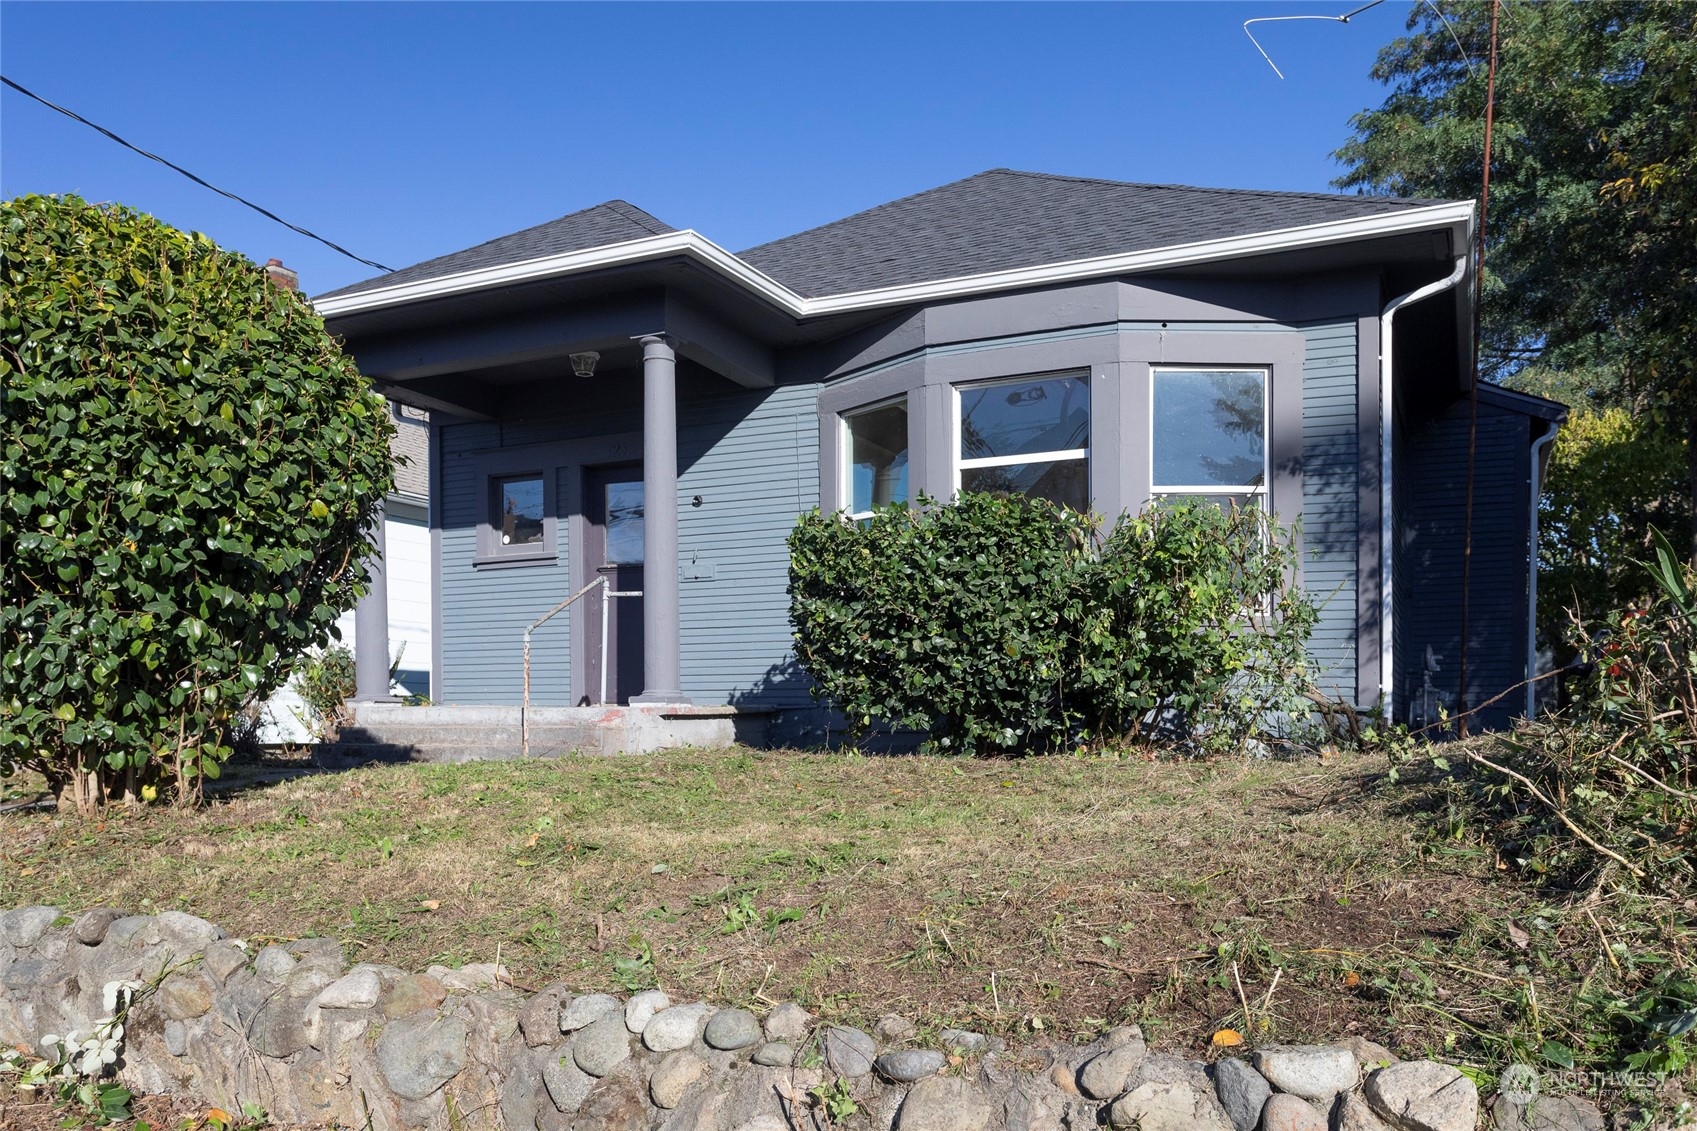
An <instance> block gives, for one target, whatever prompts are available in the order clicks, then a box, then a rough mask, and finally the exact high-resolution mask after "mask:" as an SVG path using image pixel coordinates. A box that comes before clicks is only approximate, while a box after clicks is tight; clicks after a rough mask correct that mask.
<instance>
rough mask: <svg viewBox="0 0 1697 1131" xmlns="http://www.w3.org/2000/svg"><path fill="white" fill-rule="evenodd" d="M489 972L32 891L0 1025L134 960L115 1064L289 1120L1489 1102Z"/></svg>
mask: <svg viewBox="0 0 1697 1131" xmlns="http://www.w3.org/2000/svg"><path fill="white" fill-rule="evenodd" d="M499 976H501V977H504V974H502V975H499ZM497 979H498V972H497V971H496V969H495V968H494V967H493V966H491V965H482V966H468V967H464V968H462V969H459V970H449V969H446V968H444V967H431V968H430V970H428V971H427V972H425V973H423V974H409V973H407V972H405V971H402V970H398V969H395V968H394V967H389V966H373V965H363V964H362V965H356V966H353V967H351V968H350V967H349V966H348V964H347V960H346V958H345V956H344V955H343V953H342V949H341V947H340V946H339V945H338V944H336V943H335V942H334V941H331V940H327V939H303V940H300V941H298V942H294V943H290V944H289V945H287V946H266V947H262V948H258V949H255V948H252V947H249V946H248V945H247V944H245V943H244V942H242V941H241V940H239V939H230V938H226V937H225V935H224V932H223V931H222V930H220V929H219V928H217V927H216V926H214V925H213V924H211V923H208V922H206V921H205V920H202V919H197V918H195V917H193V916H191V915H185V914H183V913H181V912H174V911H167V912H164V913H162V914H159V915H156V916H146V915H124V914H123V913H121V912H118V911H115V910H109V909H98V910H93V911H87V912H84V913H82V914H80V915H77V916H75V917H70V916H62V915H60V913H59V911H58V910H57V909H55V908H51V907H26V908H20V909H18V910H15V911H10V912H7V913H5V914H3V915H0V1045H24V1046H29V1047H31V1048H39V1043H40V1041H41V1039H42V1037H43V1035H45V1034H49V1033H52V1034H64V1033H66V1032H67V1031H69V1030H78V1031H79V1032H81V1033H83V1034H86V1033H88V1032H89V1030H90V1029H91V1028H92V1027H93V1026H95V1025H96V1024H97V1023H98V1022H100V1021H101V1020H102V1019H104V1018H105V1017H107V1016H108V1015H109V1010H108V1009H107V1008H106V1005H105V1002H106V1001H107V1000H110V999H109V996H108V995H109V989H108V987H110V986H111V985H112V984H113V983H119V982H134V983H140V984H141V988H139V989H138V990H137V991H136V992H135V996H134V1004H133V1005H132V1006H131V1008H130V1011H129V1014H128V1016H127V1017H126V1018H125V1032H124V1049H123V1054H122V1059H121V1060H120V1062H119V1065H118V1067H119V1071H120V1078H121V1079H122V1080H123V1082H124V1083H125V1084H126V1085H127V1086H129V1087H130V1088H132V1089H134V1090H136V1091H140V1092H149V1093H182V1094H191V1095H195V1096H198V1097H200V1098H202V1099H205V1100H207V1101H210V1102H213V1103H216V1104H218V1105H219V1106H222V1107H225V1108H227V1109H229V1110H232V1111H239V1110H241V1104H242V1103H243V1102H244V1101H245V1102H251V1103H257V1104H260V1105H261V1106H263V1107H264V1108H265V1109H266V1110H267V1111H268V1112H269V1113H270V1115H271V1118H272V1119H273V1120H274V1121H276V1122H279V1123H287V1122H311V1121H335V1122H337V1123H339V1124H341V1125H342V1126H344V1127H358V1128H367V1127H369V1128H370V1129H371V1131H403V1129H406V1131H410V1129H415V1128H429V1129H433V1131H434V1129H443V1131H447V1129H454V1131H459V1129H462V1128H464V1129H470V1128H483V1127H490V1128H508V1129H518V1128H524V1129H527V1131H528V1129H533V1128H534V1129H536V1131H574V1129H575V1131H804V1129H806V1131H827V1129H828V1128H830V1127H832V1126H845V1125H846V1126H847V1127H848V1128H856V1127H866V1128H877V1129H880V1131H889V1129H891V1128H899V1129H900V1131H981V1129H984V1131H1063V1129H1064V1131H1082V1129H1083V1128H1090V1127H1097V1126H1100V1125H1103V1124H1112V1125H1119V1126H1133V1125H1135V1126H1137V1127H1139V1128H1141V1129H1142V1131H1181V1129H1183V1131H1192V1129H1194V1131H1255V1129H1256V1128H1257V1127H1259V1128H1262V1131H1328V1128H1329V1129H1331V1131H1474V1128H1475V1127H1476V1125H1477V1123H1478V1120H1479V1097H1478V1092H1477V1090H1476V1089H1475V1087H1474V1085H1473V1083H1472V1081H1470V1080H1469V1079H1468V1078H1467V1077H1466V1076H1464V1075H1462V1074H1461V1073H1460V1072H1458V1071H1457V1070H1456V1069H1454V1068H1452V1067H1449V1066H1447V1065H1443V1064H1438V1063H1434V1062H1430V1061H1408V1062H1398V1061H1397V1059H1396V1057H1394V1056H1392V1055H1391V1054H1390V1053H1389V1052H1388V1051H1386V1050H1384V1049H1382V1048H1379V1047H1378V1046H1376V1045H1372V1044H1370V1043H1369V1042H1365V1041H1361V1040H1359V1039H1357V1040H1355V1041H1353V1042H1350V1043H1347V1044H1339V1045H1332V1046H1317V1047H1304V1048H1270V1049H1261V1050H1258V1051H1256V1052H1255V1053H1254V1055H1253V1057H1252V1058H1251V1059H1250V1060H1243V1059H1235V1058H1229V1059H1224V1060H1220V1061H1218V1062H1217V1063H1214V1064H1211V1065H1205V1064H1201V1063H1196V1062H1193V1061H1187V1060H1184V1059H1181V1058H1177V1057H1173V1056H1168V1055H1163V1054H1160V1053H1155V1052H1151V1051H1150V1050H1148V1049H1147V1047H1146V1046H1145V1044H1144V1041H1143V1037H1142V1034H1141V1033H1139V1032H1138V1031H1137V1029H1136V1028H1135V1027H1127V1028H1120V1029H1115V1030H1112V1031H1110V1032H1109V1033H1107V1034H1106V1035H1105V1036H1103V1037H1102V1038H1101V1039H1100V1040H1098V1041H1096V1042H1095V1043H1093V1044H1090V1045H1085V1046H1074V1045H1063V1044H1047V1045H1042V1044H1039V1045H1031V1046H1026V1047H1022V1048H1020V1049H1018V1050H1016V1051H1009V1050H1007V1049H1005V1048H1004V1047H1003V1046H1002V1044H1001V1042H1000V1041H998V1040H996V1039H994V1038H990V1037H986V1036H984V1035H982V1034H977V1033H968V1032H962V1031H957V1030H943V1031H942V1033H941V1034H940V1035H939V1037H938V1038H937V1040H936V1041H935V1042H933V1043H934V1044H935V1045H936V1047H931V1048H927V1047H921V1045H920V1044H919V1043H918V1042H917V1040H916V1029H915V1027H914V1026H913V1024H912V1023H911V1022H908V1021H906V1020H904V1019H902V1018H899V1017H886V1018H884V1019H882V1020H881V1021H880V1022H879V1023H878V1024H877V1025H876V1026H874V1033H873V1034H868V1033H865V1032H862V1031H860V1030H858V1029H851V1028H846V1027H837V1026H830V1025H822V1024H819V1023H818V1022H817V1021H816V1019H815V1018H814V1017H813V1016H811V1015H810V1014H808V1013H807V1012H806V1011H805V1010H803V1009H802V1008H800V1007H799V1006H797V1005H793V1004H785V1005H779V1006H777V1007H776V1008H774V1009H772V1010H771V1011H770V1012H769V1013H768V1014H767V1015H766V1016H765V1017H764V1018H757V1017H756V1016H754V1015H753V1014H752V1013H749V1012H747V1011H745V1010H741V1009H723V1008H715V1007H713V1006H711V1005H708V1004H706V1003H703V1002H689V1003H673V1002H671V1001H670V1000H669V999H668V998H667V997H666V995H665V994H664V993H661V992H660V991H658V990H649V991H646V992H643V993H638V994H636V995H634V996H632V997H631V998H629V999H628V1000H620V999H617V998H614V997H611V996H608V995H605V994H588V995H581V996H579V995H574V994H573V993H572V992H571V991H570V990H569V989H568V988H567V987H565V986H563V985H553V986H549V987H547V988H545V989H543V990H541V991H540V992H537V993H534V994H530V995H526V994H521V993H519V992H518V991H516V990H514V989H511V988H508V987H506V986H503V985H500V984H499V983H498V980H497ZM48 1052H49V1050H46V1049H41V1053H42V1055H48ZM830 1100H834V1101H836V1106H835V1109H834V1110H833V1109H832V1108H831V1107H830V1106H829V1105H828V1102H827V1101H830ZM849 1103H852V1104H853V1105H854V1107H855V1109H856V1110H855V1112H854V1114H853V1115H849V1116H847V1118H846V1119H845V1113H846V1112H847V1110H848V1104H849ZM1521 1114H1522V1112H1521V1111H1520V1109H1518V1108H1517V1107H1515V1106H1514V1105H1506V1106H1505V1105H1502V1104H1501V1103H1499V1106H1498V1110H1497V1117H1498V1122H1499V1124H1501V1125H1506V1126H1517V1125H1519V1124H1520V1123H1521V1122H1522V1121H1521V1120H1520V1119H1519V1116H1520V1115H1521ZM1538 1114H1539V1115H1543V1114H1544V1113H1543V1111H1540V1112H1539V1113H1538ZM1594 1115H1595V1109H1591V1110H1590V1111H1585V1110H1579V1111H1578V1113H1577V1115H1576V1116H1575V1120H1577V1121H1574V1122H1569V1123H1567V1124H1565V1125H1566V1126H1571V1127H1573V1128H1575V1129H1578V1128H1581V1127H1591V1126H1592V1117H1593V1116H1594ZM1539 1125H1540V1126H1544V1124H1542V1123H1540V1124H1539ZM1594 1127H1595V1129H1596V1131H1600V1129H1601V1119H1600V1117H1598V1118H1596V1119H1595V1124H1594Z"/></svg>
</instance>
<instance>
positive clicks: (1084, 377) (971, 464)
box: [949, 366, 1096, 507]
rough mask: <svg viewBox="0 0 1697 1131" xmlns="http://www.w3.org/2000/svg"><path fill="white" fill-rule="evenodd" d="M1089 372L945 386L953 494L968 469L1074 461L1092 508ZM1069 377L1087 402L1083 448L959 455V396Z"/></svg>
mask: <svg viewBox="0 0 1697 1131" xmlns="http://www.w3.org/2000/svg"><path fill="white" fill-rule="evenodd" d="M1091 373H1092V370H1091V369H1090V368H1089V367H1088V366H1087V367H1085V368H1082V369H1060V370H1052V371H1047V372H1042V373H1020V374H1015V375H1012V376H1007V377H987V378H985V379H983V380H978V381H955V382H951V383H950V385H949V406H950V413H949V469H950V477H951V483H952V487H953V493H954V495H955V497H957V498H958V497H959V496H960V491H961V486H960V484H961V473H962V472H964V471H966V470H968V469H977V468H981V467H1012V466H1014V465H1015V464H1022V463H1065V462H1069V461H1074V460H1083V461H1084V484H1085V494H1086V496H1087V498H1086V504H1085V505H1086V506H1087V507H1094V506H1095V502H1096V494H1095V489H1094V488H1095V483H1094V480H1093V479H1092V477H1091V457H1090V453H1091V450H1092V449H1093V447H1094V444H1093V443H1092V442H1091V441H1092V440H1093V439H1094V437H1095V435H1096V403H1095V402H1096V393H1095V390H1094V389H1093V388H1092V387H1091ZM1061 377H1070V378H1072V379H1073V380H1075V381H1080V382H1082V383H1083V385H1084V392H1085V395H1086V396H1087V397H1088V398H1089V401H1088V402H1087V407H1086V409H1085V413H1086V416H1087V418H1088V419H1087V421H1086V424H1085V429H1086V434H1085V444H1084V446H1083V447H1082V448H1057V449H1055V450H1053V451H1042V452H1020V453H1018V454H1015V455H1007V456H972V457H970V458H969V457H965V456H962V455H961V454H960V445H961V424H962V421H961V394H962V392H963V391H966V392H969V391H971V390H974V389H983V388H989V387H991V386H994V385H1020V384H1028V383H1030V382H1033V381H1052V380H1055V379H1056V378H1061Z"/></svg>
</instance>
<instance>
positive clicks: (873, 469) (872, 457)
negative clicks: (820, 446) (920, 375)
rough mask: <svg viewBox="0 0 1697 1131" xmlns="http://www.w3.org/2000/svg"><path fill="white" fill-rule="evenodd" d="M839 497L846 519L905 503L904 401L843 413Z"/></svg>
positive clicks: (906, 497) (905, 449)
mask: <svg viewBox="0 0 1697 1131" xmlns="http://www.w3.org/2000/svg"><path fill="white" fill-rule="evenodd" d="M842 420H843V464H844V478H845V480H846V482H845V483H844V484H843V495H842V497H843V498H844V499H846V500H847V501H848V512H849V517H850V518H856V519H859V518H870V517H871V515H872V510H873V508H874V507H881V506H888V505H891V504H900V503H906V502H907V501H908V475H907V469H908V451H907V398H906V397H903V398H902V399H900V400H897V401H890V402H887V403H885V404H881V405H873V406H872V407H870V408H863V409H857V410H855V411H854V412H846V413H844V414H843V418H842Z"/></svg>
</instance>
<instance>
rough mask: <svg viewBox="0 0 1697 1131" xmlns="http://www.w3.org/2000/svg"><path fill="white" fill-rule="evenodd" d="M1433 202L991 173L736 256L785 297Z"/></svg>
mask: <svg viewBox="0 0 1697 1131" xmlns="http://www.w3.org/2000/svg"><path fill="white" fill-rule="evenodd" d="M1434 203H1438V202H1436V201H1429V200H1407V199H1403V198H1398V197H1386V196H1340V195H1334V194H1327V193H1306V192H1262V191H1256V190H1242V189H1211V188H1190V187H1187V186H1184V185H1139V184H1128V183H1126V182H1124V181H1102V180H1092V179H1089V178H1085V177H1061V176H1055V175H1053V174H1049V173H1022V172H1019V171H1017V170H1014V169H991V170H990V171H989V172H987V173H979V174H978V175H977V176H974V177H967V178H966V179H965V180H961V181H955V182H954V183H952V184H946V185H943V186H941V187H939V188H934V189H929V190H927V191H925V192H922V193H918V194H916V195H914V196H908V197H903V198H902V199H900V200H893V201H891V202H890V203H888V204H880V205H878V206H877V207H876V208H869V209H867V210H866V211H865V212H857V213H856V214H855V215H853V216H849V217H847V218H846V219H842V220H837V221H835V222H833V223H830V224H826V225H824V226H823V227H819V228H813V229H810V230H808V231H805V232H801V233H799V234H797V235H793V236H785V237H784V238H783V239H780V240H773V241H772V242H771V243H766V244H761V245H760V246H759V247H753V248H749V249H748V250H747V251H744V252H739V253H738V256H739V258H741V259H743V260H745V261H746V262H747V263H749V264H750V265H751V266H754V267H757V268H759V269H760V270H762V271H764V272H766V274H768V275H770V276H772V277H773V278H774V279H777V280H778V281H779V282H781V283H783V284H784V285H785V286H787V287H789V288H790V289H791V290H793V291H796V292H797V293H799V294H802V295H804V296H806V297H808V298H817V297H819V296H822V295H835V294H847V293H851V292H854V291H864V290H871V289H873V288H876V287H893V286H901V285H903V284H907V283H922V282H929V281H932V280H936V279H952V278H958V277H960V276H963V275H980V274H984V273H986V272H990V271H1005V270H1009V269H1012V268H1018V267H1038V266H1042V265H1045V264H1050V263H1066V262H1069V261H1071V260H1075V259H1091V258H1094V257H1096V256H1100V255H1116V254H1120V253H1124V252H1131V251H1146V250H1150V249H1153V248H1160V247H1172V246H1175V245H1178V244H1187V243H1197V242H1200V241H1202V240H1211V239H1225V238H1228V237H1231V236H1244V235H1252V234H1254V233H1257V232H1272V231H1278V230H1279V229H1282V228H1298V227H1302V226H1304V225H1308V224H1322V223H1325V222H1327V221H1331V220H1354V219H1358V218H1360V217H1364V216H1371V215H1375V214H1378V213H1384V212H1395V211H1398V210H1400V209H1405V208H1409V207H1418V206H1421V205H1427V204H1434Z"/></svg>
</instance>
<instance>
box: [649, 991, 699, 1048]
mask: <svg viewBox="0 0 1697 1131" xmlns="http://www.w3.org/2000/svg"><path fill="white" fill-rule="evenodd" d="M712 1013H713V1007H712V1006H710V1005H708V1004H707V1003H706V1002H700V1001H697V1002H692V1003H690V1004H689V1005H674V1006H672V1007H671V1008H669V1009H662V1010H661V1011H660V1012H659V1013H656V1014H655V1015H654V1019H653V1020H652V1021H650V1022H649V1023H648V1024H647V1025H645V1026H643V1029H642V1043H643V1044H645V1045H647V1046H648V1047H649V1048H650V1049H652V1050H653V1051H655V1052H672V1051H673V1050H675V1049H681V1048H687V1047H689V1046H690V1045H692V1044H694V1043H695V1038H697V1037H699V1036H700V1035H701V1029H702V1026H704V1025H705V1024H706V1023H707V1018H708V1017H710V1016H711V1015H712Z"/></svg>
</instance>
